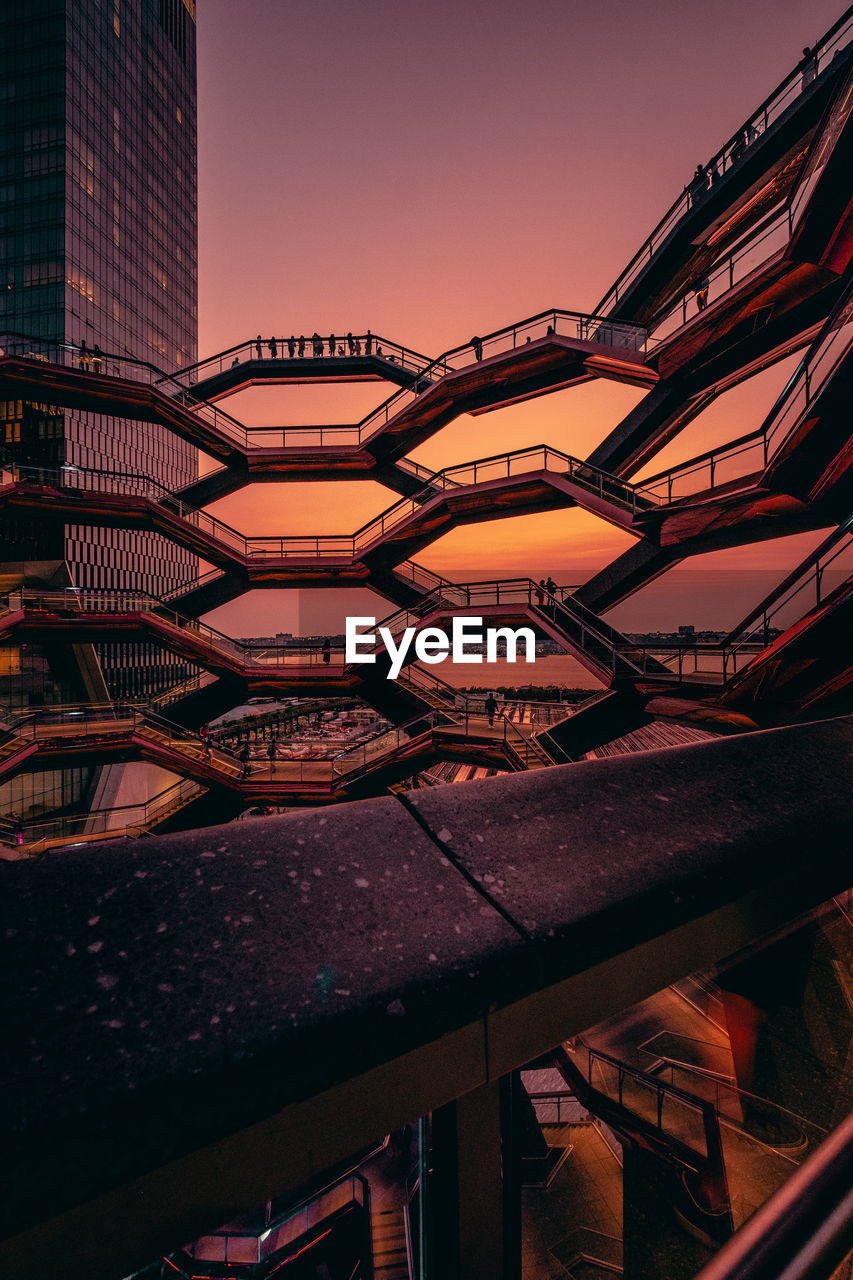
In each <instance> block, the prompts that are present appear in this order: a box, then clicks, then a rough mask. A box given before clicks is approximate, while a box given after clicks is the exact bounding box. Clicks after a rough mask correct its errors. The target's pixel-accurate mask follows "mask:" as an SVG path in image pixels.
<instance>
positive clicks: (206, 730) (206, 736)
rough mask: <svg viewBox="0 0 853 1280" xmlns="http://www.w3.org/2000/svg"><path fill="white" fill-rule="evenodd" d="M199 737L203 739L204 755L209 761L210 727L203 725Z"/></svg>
mask: <svg viewBox="0 0 853 1280" xmlns="http://www.w3.org/2000/svg"><path fill="white" fill-rule="evenodd" d="M198 736H199V737H200V738H201V745H202V747H203V748H204V754H205V755H206V757H207V759H208V760H209V759H210V725H208V724H203V725H202V726H201V728H200V729H199V731H198Z"/></svg>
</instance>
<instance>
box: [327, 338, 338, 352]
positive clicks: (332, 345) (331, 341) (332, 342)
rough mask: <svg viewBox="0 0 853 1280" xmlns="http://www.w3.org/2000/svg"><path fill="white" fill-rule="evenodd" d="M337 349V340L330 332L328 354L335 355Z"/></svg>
mask: <svg viewBox="0 0 853 1280" xmlns="http://www.w3.org/2000/svg"><path fill="white" fill-rule="evenodd" d="M337 350H338V340H337V338H336V337H335V335H334V334H333V333H330V334H329V355H330V356H333V355H336V354H337Z"/></svg>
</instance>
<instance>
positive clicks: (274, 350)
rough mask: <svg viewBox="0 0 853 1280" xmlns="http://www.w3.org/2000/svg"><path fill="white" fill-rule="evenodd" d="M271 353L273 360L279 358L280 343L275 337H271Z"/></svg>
mask: <svg viewBox="0 0 853 1280" xmlns="http://www.w3.org/2000/svg"><path fill="white" fill-rule="evenodd" d="M270 355H271V357H272V358H273V360H277V359H278V343H277V342H276V340H275V338H270Z"/></svg>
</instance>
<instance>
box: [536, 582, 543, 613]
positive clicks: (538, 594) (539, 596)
mask: <svg viewBox="0 0 853 1280" xmlns="http://www.w3.org/2000/svg"><path fill="white" fill-rule="evenodd" d="M536 603H537V605H538V606H539V608H540V609H541V608H543V606H544V604H545V579H544V578H540V579H539V581H538V583H537V584H536Z"/></svg>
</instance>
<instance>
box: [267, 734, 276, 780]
mask: <svg viewBox="0 0 853 1280" xmlns="http://www.w3.org/2000/svg"><path fill="white" fill-rule="evenodd" d="M277 754H278V738H270V745H269V746H268V747H267V759H268V760H269V762H270V777H272V775H273V769H274V768H275V758H276V755H277Z"/></svg>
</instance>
